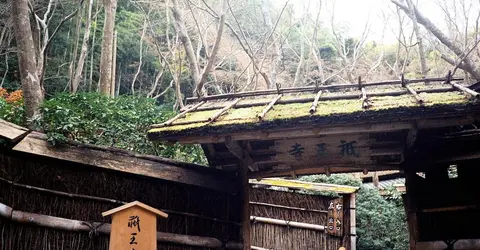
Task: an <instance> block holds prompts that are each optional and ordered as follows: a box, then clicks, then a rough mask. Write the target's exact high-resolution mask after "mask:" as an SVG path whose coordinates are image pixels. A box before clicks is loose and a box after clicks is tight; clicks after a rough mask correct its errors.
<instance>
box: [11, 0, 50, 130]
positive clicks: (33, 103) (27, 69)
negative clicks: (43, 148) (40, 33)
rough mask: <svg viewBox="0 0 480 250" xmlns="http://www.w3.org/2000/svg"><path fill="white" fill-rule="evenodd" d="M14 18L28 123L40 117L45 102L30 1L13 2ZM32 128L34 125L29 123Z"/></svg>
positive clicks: (18, 0) (16, 0)
mask: <svg viewBox="0 0 480 250" xmlns="http://www.w3.org/2000/svg"><path fill="white" fill-rule="evenodd" d="M12 17H13V19H14V27H15V38H16V41H17V47H18V60H19V67H20V76H21V79H22V89H23V95H24V100H25V113H26V118H27V121H29V120H30V119H32V118H33V117H35V116H37V115H39V114H40V113H39V108H40V104H41V103H42V102H43V98H44V96H43V88H42V86H41V84H40V78H39V73H42V72H38V71H37V70H38V69H37V64H36V62H37V56H36V53H35V45H34V43H33V35H32V30H31V28H30V17H29V10H28V0H15V1H12ZM28 123H29V124H28V126H29V127H30V128H32V124H33V123H30V122H28Z"/></svg>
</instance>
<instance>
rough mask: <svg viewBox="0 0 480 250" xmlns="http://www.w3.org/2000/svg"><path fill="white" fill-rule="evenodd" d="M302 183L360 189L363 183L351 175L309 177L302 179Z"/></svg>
mask: <svg viewBox="0 0 480 250" xmlns="http://www.w3.org/2000/svg"><path fill="white" fill-rule="evenodd" d="M300 180H301V181H306V182H315V183H328V184H335V185H347V186H354V187H359V186H360V185H361V184H362V181H361V180H360V179H358V178H355V177H353V176H352V175H349V174H332V175H330V176H327V175H324V174H318V175H307V176H303V177H301V178H300Z"/></svg>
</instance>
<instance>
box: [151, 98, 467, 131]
mask: <svg viewBox="0 0 480 250" xmlns="http://www.w3.org/2000/svg"><path fill="white" fill-rule="evenodd" d="M313 96H314V95H309V96H306V95H302V98H304V97H312V98H313ZM421 96H422V97H423V98H424V99H425V103H424V104H423V105H420V104H418V103H417V102H416V100H415V98H414V97H413V96H412V95H401V96H383V97H371V98H369V101H370V104H371V105H372V106H371V108H370V109H368V110H364V109H362V101H361V100H360V99H350V100H326V101H320V102H319V103H318V106H317V111H316V112H315V113H314V114H313V115H311V114H310V113H309V108H310V106H311V105H312V104H311V102H307V103H292V104H277V105H275V106H274V108H273V109H272V110H270V111H269V112H268V113H267V114H266V115H265V117H264V119H263V121H259V120H258V118H257V115H258V114H259V113H261V112H262V111H263V110H264V108H265V107H266V105H265V106H256V107H247V108H236V109H235V108H234V109H231V110H229V111H228V112H227V113H226V114H224V115H222V116H220V117H219V118H218V119H217V120H216V121H215V122H212V123H208V122H204V121H205V120H206V119H208V118H209V117H212V116H213V115H214V114H215V113H217V112H218V109H217V110H206V111H198V112H192V113H189V114H187V115H186V116H185V117H184V118H181V119H179V120H177V121H176V122H174V124H173V125H171V126H167V127H162V128H155V129H151V130H150V131H149V132H148V134H149V136H150V138H153V139H156V138H163V137H169V136H172V135H175V136H179V135H181V134H182V133H188V134H190V135H192V134H195V131H196V130H198V129H202V130H203V129H208V130H209V131H211V132H212V133H221V132H219V131H218V130H219V128H220V127H225V126H228V127H230V128H231V127H232V126H235V125H242V126H241V127H243V128H244V129H245V127H252V129H253V127H255V126H257V125H259V124H267V123H275V124H277V125H278V124H279V122H284V121H295V120H298V119H301V120H310V121H312V123H316V122H318V121H319V120H321V119H327V118H328V117H331V116H335V117H339V116H355V115H362V114H364V113H368V112H378V111H389V112H395V110H405V109H407V110H408V109H422V110H427V109H429V108H430V109H433V108H434V107H436V106H442V107H445V106H449V105H465V104H468V103H470V101H469V98H468V97H466V96H465V95H464V94H463V93H461V92H456V91H454V92H445V93H422V94H421ZM282 99H283V97H282ZM258 100H263V101H265V99H255V101H258ZM269 100H271V99H269ZM244 102H245V101H244ZM228 103H229V102H225V103H224V104H225V105H224V106H226V105H227V104H228ZM406 118H408V117H406ZM195 121H198V122H197V123H192V124H186V125H175V123H185V122H195ZM200 121H203V122H200ZM203 131H204V130H203ZM197 132H199V131H197ZM198 135H199V134H198Z"/></svg>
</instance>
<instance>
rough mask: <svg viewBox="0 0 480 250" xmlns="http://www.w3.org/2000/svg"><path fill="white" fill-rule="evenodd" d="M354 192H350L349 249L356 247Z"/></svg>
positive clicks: (354, 249) (352, 249) (353, 249)
mask: <svg viewBox="0 0 480 250" xmlns="http://www.w3.org/2000/svg"><path fill="white" fill-rule="evenodd" d="M356 196H357V194H356V193H352V194H350V249H351V250H356V249H357V219H356V217H355V216H356V207H357V206H356Z"/></svg>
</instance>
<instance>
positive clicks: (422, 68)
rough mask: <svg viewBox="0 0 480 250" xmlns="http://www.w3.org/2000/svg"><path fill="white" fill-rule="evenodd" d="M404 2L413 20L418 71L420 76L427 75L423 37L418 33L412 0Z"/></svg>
mask: <svg viewBox="0 0 480 250" xmlns="http://www.w3.org/2000/svg"><path fill="white" fill-rule="evenodd" d="M406 2H407V5H408V8H409V10H410V15H411V18H412V22H413V32H415V36H416V37H417V44H418V54H419V57H420V71H421V73H422V77H427V73H428V68H427V61H426V60H425V49H424V48H423V39H422V36H421V34H420V29H419V28H418V23H417V15H416V14H415V7H414V5H413V2H412V0H407V1H406Z"/></svg>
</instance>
